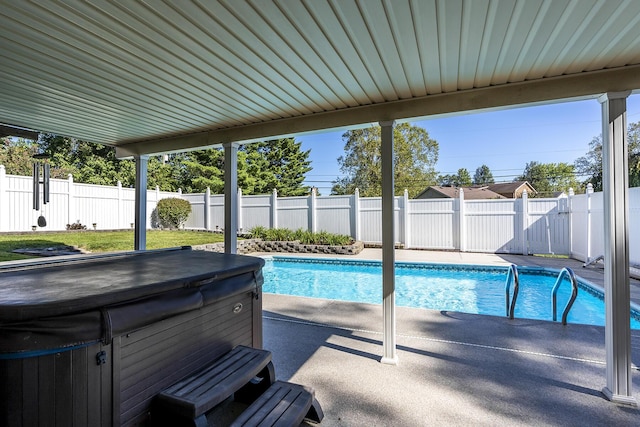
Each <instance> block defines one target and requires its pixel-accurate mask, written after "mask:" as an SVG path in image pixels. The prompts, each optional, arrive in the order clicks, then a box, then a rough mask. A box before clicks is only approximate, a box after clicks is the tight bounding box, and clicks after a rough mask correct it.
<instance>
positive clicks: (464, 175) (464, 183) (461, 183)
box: [455, 168, 471, 187]
mask: <svg viewBox="0 0 640 427" xmlns="http://www.w3.org/2000/svg"><path fill="white" fill-rule="evenodd" d="M455 185H456V187H469V186H470V185H471V174H470V173H469V171H468V170H467V169H466V168H460V169H458V174H457V181H456V183H455Z"/></svg>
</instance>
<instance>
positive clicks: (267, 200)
mask: <svg viewBox="0 0 640 427" xmlns="http://www.w3.org/2000/svg"><path fill="white" fill-rule="evenodd" d="M271 199H272V196H271V195H264V194H263V195H258V196H243V197H242V207H241V211H242V224H241V227H242V229H243V231H249V230H251V229H252V228H253V227H258V226H260V227H265V228H269V227H271V224H272V219H271Z"/></svg>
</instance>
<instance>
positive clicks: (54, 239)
mask: <svg viewBox="0 0 640 427" xmlns="http://www.w3.org/2000/svg"><path fill="white" fill-rule="evenodd" d="M223 240H224V236H223V235H222V234H217V233H197V232H192V231H182V230H149V231H147V249H160V248H171V247H175V246H191V245H202V244H206V243H217V242H222V241H223ZM133 242H134V235H133V231H99V232H94V231H61V232H59V233H38V232H31V233H22V234H0V261H12V260H17V259H26V258H33V257H32V256H28V255H20V254H14V253H12V252H11V251H12V250H14V249H22V248H48V247H52V246H62V245H68V246H76V247H78V248H80V249H83V250H86V251H89V252H114V251H132V250H133Z"/></svg>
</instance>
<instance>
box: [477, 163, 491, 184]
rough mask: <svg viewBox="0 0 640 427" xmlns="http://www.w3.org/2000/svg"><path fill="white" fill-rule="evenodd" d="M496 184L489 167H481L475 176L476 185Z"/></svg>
mask: <svg viewBox="0 0 640 427" xmlns="http://www.w3.org/2000/svg"><path fill="white" fill-rule="evenodd" d="M495 182H496V181H495V180H494V179H493V174H492V173H491V169H489V166H487V165H482V166H479V167H478V168H477V169H476V172H475V173H474V174H473V184H474V185H489V184H494V183H495Z"/></svg>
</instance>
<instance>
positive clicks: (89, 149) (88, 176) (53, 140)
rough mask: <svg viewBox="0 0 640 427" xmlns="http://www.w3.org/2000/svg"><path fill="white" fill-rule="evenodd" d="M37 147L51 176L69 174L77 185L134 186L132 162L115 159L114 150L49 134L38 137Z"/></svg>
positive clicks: (133, 164)
mask: <svg viewBox="0 0 640 427" xmlns="http://www.w3.org/2000/svg"><path fill="white" fill-rule="evenodd" d="M38 145H39V146H40V149H41V151H42V152H43V153H45V154H47V155H49V158H50V162H51V168H52V173H51V176H52V177H60V178H62V177H64V178H66V176H67V175H68V174H72V175H73V179H74V180H75V181H76V182H82V183H86V184H98V185H116V184H117V183H118V181H120V182H121V183H122V185H123V186H125V187H133V186H134V184H135V163H134V162H133V160H118V159H117V158H116V153H115V149H114V148H113V147H109V146H106V145H103V144H93V143H89V142H86V141H81V140H77V139H72V138H66V137H63V136H59V135H55V134H51V133H43V134H41V135H40V139H39V141H38ZM56 175H64V176H56Z"/></svg>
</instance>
